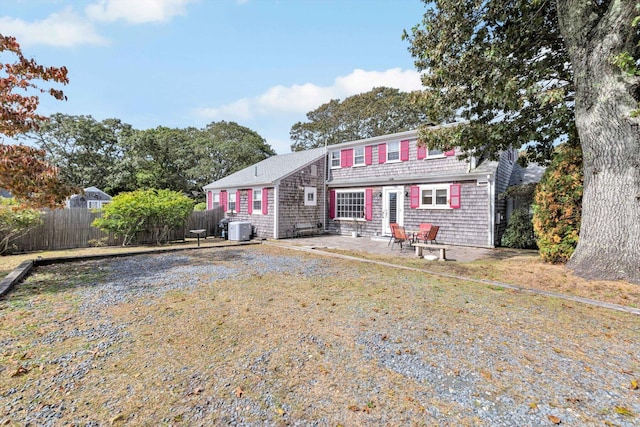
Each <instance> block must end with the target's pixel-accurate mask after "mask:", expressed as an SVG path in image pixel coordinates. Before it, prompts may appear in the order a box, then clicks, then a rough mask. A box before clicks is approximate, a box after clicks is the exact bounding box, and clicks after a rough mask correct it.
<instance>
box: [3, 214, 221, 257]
mask: <svg viewBox="0 0 640 427" xmlns="http://www.w3.org/2000/svg"><path fill="white" fill-rule="evenodd" d="M101 216H102V213H101V212H100V211H92V210H89V209H80V208H76V209H57V210H53V211H46V212H44V213H43V215H42V220H43V224H42V225H41V226H39V227H37V228H34V229H33V230H30V231H29V233H27V234H26V235H24V236H22V237H21V238H19V239H17V240H15V241H14V242H12V243H11V244H10V245H11V246H13V247H14V249H13V250H14V251H16V252H32V251H40V250H58V249H73V248H87V247H90V246H95V245H97V244H98V242H100V243H99V244H101V245H108V246H117V245H121V244H122V238H120V237H116V236H114V235H113V234H112V233H105V232H104V231H102V230H100V229H98V228H96V227H92V226H91V223H92V222H93V220H94V219H96V218H99V217H101ZM222 217H223V213H222V209H214V210H211V211H203V212H192V213H191V216H190V217H189V219H188V220H187V224H186V225H185V226H184V228H179V229H175V230H173V231H172V232H171V233H170V235H169V239H168V240H169V241H176V240H184V238H185V237H196V236H195V235H192V234H191V233H189V230H198V229H204V230H207V231H206V233H207V234H206V235H207V236H217V235H219V234H220V233H219V232H218V222H219V221H220V220H221V219H222ZM136 242H137V243H143V244H147V243H155V241H153V240H152V236H151V235H150V234H149V233H140V234H139V235H138V236H136Z"/></svg>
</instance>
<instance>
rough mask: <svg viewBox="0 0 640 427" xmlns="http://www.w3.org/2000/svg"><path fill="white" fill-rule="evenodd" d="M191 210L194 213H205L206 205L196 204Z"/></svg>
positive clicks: (203, 203)
mask: <svg viewBox="0 0 640 427" xmlns="http://www.w3.org/2000/svg"><path fill="white" fill-rule="evenodd" d="M193 210H194V211H197V212H202V211H206V210H207V203H206V202H200V203H196V204H195V205H194V206H193Z"/></svg>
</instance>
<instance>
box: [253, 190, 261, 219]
mask: <svg viewBox="0 0 640 427" xmlns="http://www.w3.org/2000/svg"><path fill="white" fill-rule="evenodd" d="M252 197H253V200H252V201H251V208H252V209H253V211H252V212H251V215H262V188H254V189H253V196H252ZM258 199H259V200H258ZM256 202H260V205H259V206H258V207H256Z"/></svg>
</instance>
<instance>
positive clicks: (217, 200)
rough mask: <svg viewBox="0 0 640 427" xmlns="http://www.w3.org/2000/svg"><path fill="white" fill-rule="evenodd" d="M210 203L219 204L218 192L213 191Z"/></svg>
mask: <svg viewBox="0 0 640 427" xmlns="http://www.w3.org/2000/svg"><path fill="white" fill-rule="evenodd" d="M211 203H217V204H218V206H220V193H213V200H212V201H211Z"/></svg>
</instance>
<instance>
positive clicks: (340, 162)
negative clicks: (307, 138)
mask: <svg viewBox="0 0 640 427" xmlns="http://www.w3.org/2000/svg"><path fill="white" fill-rule="evenodd" d="M333 153H337V154H338V159H337V160H338V165H337V166H334V165H333V160H334V159H333ZM329 167H330V168H331V169H340V168H341V167H342V152H341V150H331V151H329Z"/></svg>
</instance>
